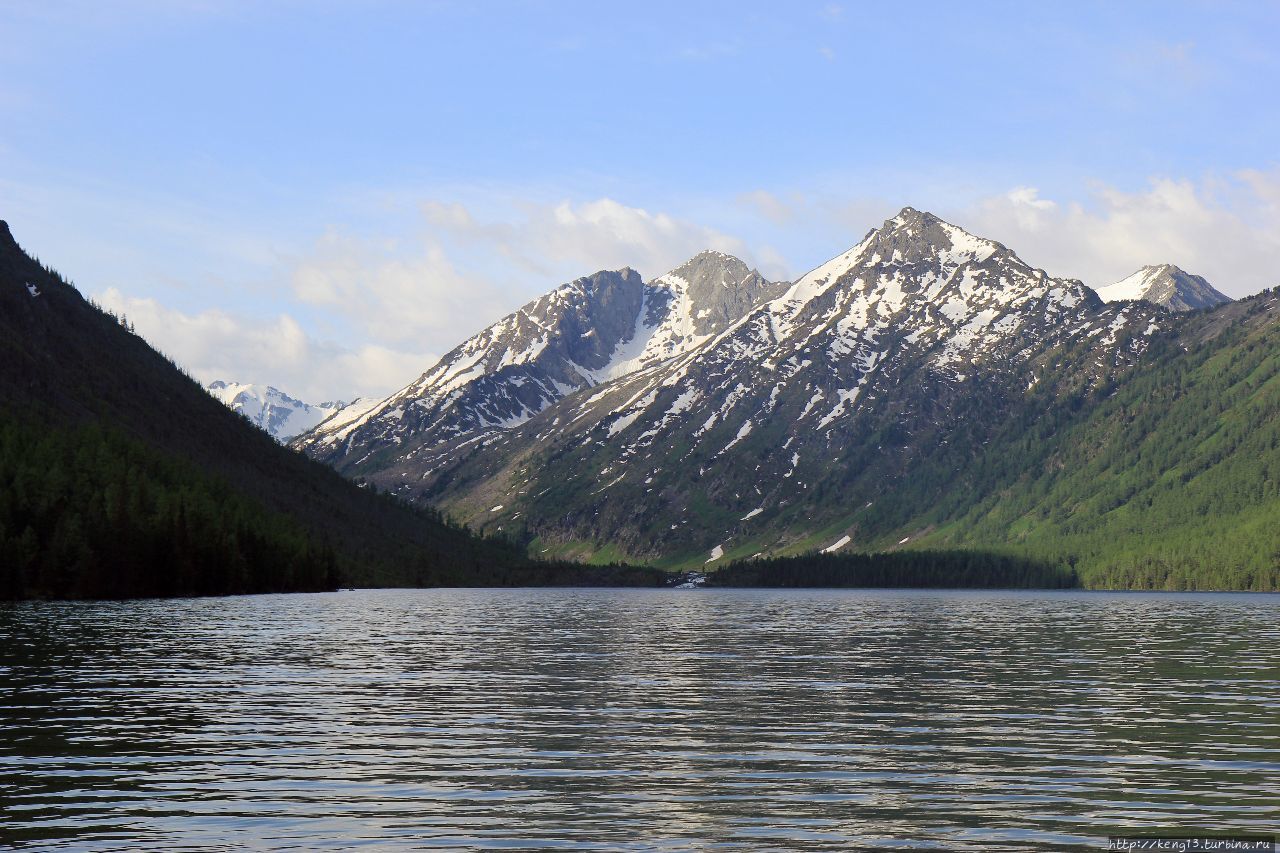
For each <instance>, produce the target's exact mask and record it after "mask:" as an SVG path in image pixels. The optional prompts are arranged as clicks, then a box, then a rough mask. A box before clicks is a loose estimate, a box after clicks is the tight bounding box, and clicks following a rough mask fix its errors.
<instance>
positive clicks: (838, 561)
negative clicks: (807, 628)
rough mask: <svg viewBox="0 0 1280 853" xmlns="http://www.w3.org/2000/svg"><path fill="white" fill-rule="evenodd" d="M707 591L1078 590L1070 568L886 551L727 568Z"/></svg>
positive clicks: (977, 554)
mask: <svg viewBox="0 0 1280 853" xmlns="http://www.w3.org/2000/svg"><path fill="white" fill-rule="evenodd" d="M707 585H708V586H749V587H868V588H886V587H952V588H958V589H965V588H974V589H1068V588H1071V587H1075V586H1078V585H1079V579H1078V578H1077V577H1076V575H1075V573H1074V572H1073V571H1072V570H1071V569H1069V568H1063V567H1061V566H1057V565H1054V564H1053V563H1047V562H1038V561H1036V560H1031V559H1027V558H1025V557H1016V556H1010V555H1006V554H993V553H986V552H981V551H958V550H957V551H923V550H922V551H915V550H913V551H890V552H884V553H877V554H857V553H854V554H805V555H801V556H798V557H775V558H765V559H757V560H744V561H737V562H734V563H730V564H729V565H728V566H725V567H724V568H723V569H719V570H718V571H716V572H713V573H712V574H710V575H708V576H707Z"/></svg>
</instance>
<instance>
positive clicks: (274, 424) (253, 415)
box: [206, 380, 347, 443]
mask: <svg viewBox="0 0 1280 853" xmlns="http://www.w3.org/2000/svg"><path fill="white" fill-rule="evenodd" d="M206 390H208V392H209V393H210V394H212V395H213V396H214V397H215V398H216V399H217V400H219V401H221V402H222V403H223V404H224V405H226V406H227V407H228V408H229V409H231V410H232V411H236V412H239V413H240V414H242V415H244V416H245V417H246V418H248V419H249V420H250V421H251V422H253V423H254V424H255V425H257V426H259V427H261V428H262V429H264V430H266V431H267V432H269V433H270V434H271V435H272V437H273V438H275V439H276V440H277V441H279V442H281V443H284V442H287V441H288V440H289V439H291V438H293V437H294V436H296V435H299V434H301V433H304V432H306V431H307V430H309V429H312V428H314V427H316V426H317V425H319V424H320V423H322V422H323V421H325V420H327V419H328V418H330V417H332V416H333V415H335V414H337V413H338V412H339V411H342V410H343V409H344V407H346V405H347V404H346V403H343V402H342V401H341V400H335V401H333V402H326V403H314V404H312V403H304V402H302V401H301V400H298V399H295V398H293V397H290V396H289V395H288V394H286V393H284V392H283V391H281V390H279V389H278V388H273V387H271V386H270V385H244V384H241V383H239V382H224V381H222V380H218V381H216V382H210V383H209V384H208V385H207V386H206Z"/></svg>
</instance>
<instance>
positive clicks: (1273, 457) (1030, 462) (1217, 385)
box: [868, 292, 1280, 590]
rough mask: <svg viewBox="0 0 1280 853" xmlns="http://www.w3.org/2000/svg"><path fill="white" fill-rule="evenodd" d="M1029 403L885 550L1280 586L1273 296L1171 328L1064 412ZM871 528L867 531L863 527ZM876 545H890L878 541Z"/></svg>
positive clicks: (910, 512) (1050, 403) (1278, 308)
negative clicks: (910, 536) (976, 552)
mask: <svg viewBox="0 0 1280 853" xmlns="http://www.w3.org/2000/svg"><path fill="white" fill-rule="evenodd" d="M1054 403H1055V400H1053V399H1051V398H1049V395H1048V394H1045V395H1043V396H1034V395H1033V396H1032V397H1031V398H1029V399H1028V401H1027V402H1026V404H1025V405H1024V406H1023V407H1022V408H1021V409H1020V410H1017V411H1016V412H1015V413H1014V415H1015V416H1013V417H1011V418H1010V420H1009V423H1008V424H1007V425H1006V426H1005V428H1004V429H1003V430H1002V431H1001V432H1000V433H999V434H998V435H997V436H996V437H995V438H993V439H992V440H991V441H990V442H989V444H988V445H987V446H986V447H985V448H984V449H983V451H982V452H981V453H975V454H974V456H973V458H972V460H971V461H970V462H969V464H967V465H964V466H961V467H960V468H959V469H958V470H951V471H947V470H943V469H933V470H931V469H930V468H929V467H928V466H922V467H921V469H920V470H919V471H918V472H916V474H915V476H916V477H918V478H920V479H921V480H922V481H924V482H928V481H929V478H931V477H932V478H938V479H941V478H945V479H942V481H943V482H946V483H947V484H948V485H947V488H946V489H945V491H944V493H943V495H942V496H941V498H940V499H938V500H936V501H935V502H933V503H932V505H931V506H929V507H927V508H926V509H924V510H923V511H922V507H921V506H920V505H918V504H917V505H916V506H912V505H911V494H910V493H911V489H910V488H909V487H908V488H905V489H903V490H901V491H900V492H898V493H897V494H894V495H889V496H887V497H886V499H885V500H883V501H882V502H880V505H878V506H877V507H875V511H876V512H877V513H879V514H880V517H879V518H877V519H874V522H875V523H878V524H883V525H885V526H896V530H895V532H893V533H891V534H889V536H887V537H885V540H888V541H890V542H891V541H896V540H894V539H892V537H893V536H898V535H900V533H901V531H902V530H903V529H904V528H903V527H902V525H904V524H905V525H908V526H907V527H906V528H905V529H907V530H912V529H915V530H925V531H926V532H925V533H924V534H923V535H921V536H919V537H918V538H917V539H916V540H915V541H914V542H913V546H918V547H922V548H930V549H938V548H982V549H990V550H995V551H998V552H1000V553H1006V554H1009V555H1012V556H1019V557H1023V558H1026V559H1032V560H1041V561H1046V562H1051V563H1055V564H1057V565H1059V566H1062V567H1063V568H1064V569H1069V570H1071V571H1074V572H1075V573H1076V574H1077V575H1078V576H1079V578H1080V581H1081V583H1082V584H1083V585H1084V586H1086V587H1091V588H1111V589H1167V590H1195V589H1217V590H1224V589H1237V590H1277V589H1280V298H1277V295H1276V294H1274V293H1271V292H1266V293H1263V294H1260V295H1258V296H1255V297H1252V298H1250V299H1248V300H1243V301H1241V302H1239V303H1235V304H1233V305H1226V306H1223V307H1221V308H1218V309H1216V310H1214V311H1211V312H1203V313H1197V314H1192V315H1187V316H1185V317H1183V318H1180V322H1179V326H1178V328H1177V329H1176V330H1175V331H1174V333H1172V334H1169V335H1166V336H1164V337H1162V338H1159V339H1157V341H1156V342H1155V345H1154V347H1153V349H1152V351H1151V352H1149V353H1148V354H1147V355H1146V356H1145V357H1144V358H1143V360H1142V361H1141V362H1140V363H1139V365H1138V366H1137V367H1136V368H1134V369H1133V370H1131V371H1130V372H1128V373H1127V374H1125V375H1123V376H1121V377H1119V378H1118V381H1115V382H1108V383H1106V384H1104V385H1102V386H1100V387H1096V388H1093V389H1090V390H1088V392H1087V393H1077V394H1076V395H1075V396H1074V398H1073V401H1072V400H1069V401H1068V405H1054ZM868 520H869V521H872V519H868ZM882 541H883V540H882Z"/></svg>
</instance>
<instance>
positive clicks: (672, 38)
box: [0, 0, 1280, 399]
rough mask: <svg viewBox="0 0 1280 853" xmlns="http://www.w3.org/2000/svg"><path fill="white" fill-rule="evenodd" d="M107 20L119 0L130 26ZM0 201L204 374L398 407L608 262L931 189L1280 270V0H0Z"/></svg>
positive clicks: (1241, 288) (1189, 258) (772, 229)
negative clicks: (468, 348)
mask: <svg viewBox="0 0 1280 853" xmlns="http://www.w3.org/2000/svg"><path fill="white" fill-rule="evenodd" d="M108 6H109V8H108ZM0 35H3V39H2V41H3V44H4V45H5V47H4V52H3V53H0V217H2V218H4V219H6V220H7V221H9V223H10V225H11V226H12V228H13V230H14V232H15V234H16V236H17V237H18V239H19V241H20V242H22V243H23V244H24V245H25V246H26V247H27V248H29V249H30V250H32V251H33V252H35V253H37V254H39V255H40V256H41V257H42V258H43V259H45V260H46V261H48V262H51V263H52V264H54V265H55V266H56V267H58V268H59V269H60V270H62V271H63V272H64V273H65V274H67V275H68V276H69V277H71V278H73V279H74V280H75V281H76V282H77V284H78V285H79V286H80V288H81V290H82V291H84V292H85V293H87V294H91V295H94V296H95V297H96V298H98V299H99V301H102V302H104V303H106V304H108V305H110V306H111V307H113V308H116V309H117V310H121V311H124V312H125V313H127V314H128V315H129V316H130V317H131V318H132V319H133V320H134V322H135V324H136V325H137V327H138V328H139V330H140V331H141V332H143V333H144V334H145V335H147V337H148V338H149V339H151V340H152V341H153V342H154V343H156V344H157V345H158V346H159V347H160V348H161V349H164V350H165V351H166V352H168V353H170V354H171V355H173V356H175V357H176V358H177V359H178V360H179V361H180V362H182V363H183V364H184V365H186V366H187V367H188V368H190V369H191V370H192V371H193V372H194V373H195V374H196V375H197V376H199V377H200V378H202V379H206V380H208V379H213V378H228V379H236V380H241V381H256V382H271V383H273V384H276V385H278V386H280V387H282V388H284V389H285V390H289V391H292V392H294V393H296V394H299V395H301V396H304V397H308V398H312V399H320V398H322V397H323V398H328V397H334V396H344V397H349V396H352V395H355V394H370V393H385V392H387V391H390V390H392V389H393V388H394V387H397V386H398V385H400V384H403V383H405V382H407V381H409V380H411V379H413V378H414V377H415V376H417V375H418V374H419V373H421V372H422V370H424V369H425V368H426V367H427V366H429V364H430V362H431V359H432V358H433V357H435V356H436V355H438V354H440V353H441V352H443V351H445V350H447V349H449V348H450V347H452V346H453V345H454V344H456V343H458V342H460V340H461V339H462V338H463V337H465V336H466V335H467V334H469V333H471V332H473V331H475V330H477V329H478V328H480V327H482V326H483V325H486V324H487V323H488V322H490V321H492V320H494V319H497V317H498V316H500V315H501V314H502V313H505V312H506V311H510V310H512V309H514V308H515V307H517V306H518V305H519V304H521V303H522V302H524V301H526V300H527V299H529V298H531V297H532V296H534V295H536V294H538V293H541V292H543V291H545V290H548V289H550V288H551V287H553V286H554V285H556V284H558V283H561V282H563V281H565V280H568V279H571V278H573V277H575V276H578V275H583V274H587V273H590V272H592V271H594V270H596V269H599V268H605V267H608V268H615V267H618V266H622V265H628V264H629V265H631V266H635V267H636V268H638V269H640V271H641V272H642V273H644V274H646V275H657V274H660V273H661V272H663V271H665V270H666V269H668V268H670V267H671V266H674V265H676V264H678V263H679V262H680V261H681V260H682V259H683V258H684V257H687V256H688V255H691V254H693V253H694V252H696V251H698V250H699V249H701V248H704V247H707V246H713V247H715V248H720V249H723V250H726V251H732V252H734V253H736V254H739V255H741V256H742V257H744V258H745V259H746V260H748V261H750V262H751V263H753V264H756V265H759V266H760V268H761V269H762V270H763V271H765V272H766V273H768V274H770V275H773V276H776V277H779V278H789V277H792V276H795V275H799V274H801V273H803V272H804V271H805V270H806V269H808V268H811V267H813V266H816V265H817V264H819V263H821V262H822V261H824V260H826V259H827V258H829V257H831V256H833V255H835V254H838V253H839V252H841V251H843V250H844V249H845V248H847V247H848V246H850V245H852V244H853V243H855V242H857V240H858V239H859V238H860V237H861V236H862V234H863V233H864V232H865V231H866V230H867V229H868V228H870V227H872V226H874V225H876V224H878V223H879V222H881V221H882V220H884V219H886V218H888V217H889V216H892V215H893V213H895V212H896V211H897V209H898V208H900V207H902V206H903V205H905V204H911V205H913V206H915V207H919V208H925V209H930V210H933V211H934V212H936V213H938V214H939V215H942V216H944V217H946V218H948V219H950V220H951V221H954V222H956V223H957V224H960V225H962V226H964V227H966V228H969V229H970V230H972V231H975V232H976V233H980V234H982V235H983V236H989V237H993V238H995V239H998V240H1001V241H1002V242H1004V243H1006V244H1007V245H1009V246H1010V247H1012V248H1013V249H1015V250H1016V251H1018V252H1019V253H1020V254H1022V255H1023V256H1024V257H1025V258H1026V259H1027V260H1029V261H1031V262H1032V263H1035V264H1038V265H1041V266H1044V267H1045V268H1046V269H1047V270H1048V271H1049V272H1050V273H1052V274H1055V275H1069V276H1075V277H1080V278H1083V279H1084V280H1085V281H1086V282H1087V283H1089V284H1094V285H1099V286H1100V285H1102V284H1106V283H1109V282H1110V281H1113V280H1115V279H1118V278H1120V277H1122V276H1124V275H1127V274H1128V273H1129V272H1132V271H1133V270H1134V269H1136V268H1137V267H1138V266H1140V265H1142V264H1144V263H1161V262H1166V261H1167V262H1173V263H1178V264H1180V265H1182V266H1184V267H1186V268H1188V269H1190V270H1191V271H1193V272H1198V273H1201V274H1203V275H1206V276H1208V277H1209V278H1210V280H1211V281H1213V282H1214V283H1215V284H1216V285H1217V286H1218V287H1219V288H1220V289H1222V290H1224V291H1226V292H1227V293H1230V294H1232V295H1244V294H1246V293H1250V292H1254V291H1256V290H1258V289H1259V288H1261V287H1264V286H1270V285H1273V284H1277V283H1280V273H1278V272H1277V270H1280V97H1277V94H1276V91H1277V85H1278V84H1280V51H1278V50H1277V49H1276V48H1275V47H1274V46H1273V45H1274V44H1275V43H1276V42H1277V41H1280V5H1277V4H1275V3H1272V2H1257V3H1167V2H1166V3H1140V2H1127V3H1098V4H1091V3H1071V4H1049V3H967V4H953V3H917V4H884V3H865V4H863V3H853V2H843V3H830V2H817V3H809V4H805V3H788V4H780V3H757V4H752V3H743V2H735V3H689V2H685V3H645V4H626V5H624V4H612V3H598V2H597V3H571V2H521V3H500V2H486V3H450V2H438V3H428V2H418V3H408V2H405V3H397V2H372V0H371V1H370V2H346V3H325V2H311V3H286V2H279V3H271V2H258V3H235V2H228V3H217V2H199V0H188V2H181V0H175V2H127V1H126V2H120V3H113V4H101V3H90V2H83V3H81V2H66V3H58V2H50V0H42V2H29V3H28V2H21V0H18V2H10V3H7V4H5V5H3V6H0Z"/></svg>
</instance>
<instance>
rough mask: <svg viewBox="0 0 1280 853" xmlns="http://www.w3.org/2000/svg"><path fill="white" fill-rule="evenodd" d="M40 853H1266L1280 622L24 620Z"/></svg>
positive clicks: (13, 658) (440, 617)
mask: <svg viewBox="0 0 1280 853" xmlns="http://www.w3.org/2000/svg"><path fill="white" fill-rule="evenodd" d="M0 656H2V657H0V690H2V693H0V806H2V810H3V815H4V820H3V824H2V825H0V840H3V842H6V843H7V844H9V845H12V846H18V847H26V846H29V847H30V848H32V849H43V848H51V847H57V848H59V849H84V850H95V851H97V850H110V849H116V848H145V849H152V850H155V849H164V850H181V849H192V848H199V849H210V848H213V849H245V848H248V849H285V848H292V849H307V850H309V849H317V848H331V849H347V848H350V847H353V846H357V845H367V846H369V847H370V848H371V849H385V848H405V849H421V848H430V847H442V848H450V849H458V848H462V849H466V848H519V849H531V848H532V849H536V848H567V849H620V848H621V849H675V850H681V849H690V848H697V849H707V848H722V849H751V848H759V847H766V848H773V849H794V848H804V849H850V848H855V849H858V848H860V849H868V848H871V849H875V848H883V849H894V848H909V849H942V850H1017V851H1022V850H1064V849H1082V850H1097V849H1103V847H1104V840H1103V839H1105V836H1107V835H1108V834H1123V833H1129V834H1132V833H1137V832H1141V831H1164V832H1170V831H1174V832H1177V833H1178V834H1195V833H1197V832H1206V831H1212V830H1219V831H1234V832H1237V833H1249V832H1253V833H1266V834H1269V833H1272V832H1275V831H1276V825H1277V815H1280V596H1275V595H1215V594H1122V593H1119V594H1112V593H1082V592H1044V593H1039V592H988V591H981V592H953V591H931V590H915V591H897V590H887V591H885V590H877V591H861V590H787V591H771V590H770V591H764V590H719V589H718V590H707V589H699V590H581V589H571V590H565V589H559V590H546V589H542V590H523V589H522V590H456V589H451V590H378V591H356V592H340V593H334V594H320V595H276V596H251V597H240V598H221V599H184V600H178V601H129V602H112V603H103V602H92V603H23V604H10V605H0Z"/></svg>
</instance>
